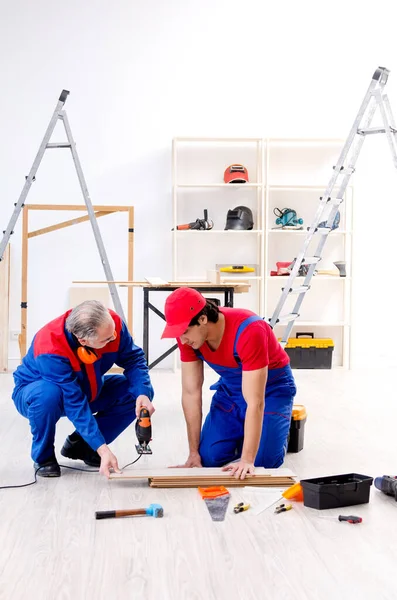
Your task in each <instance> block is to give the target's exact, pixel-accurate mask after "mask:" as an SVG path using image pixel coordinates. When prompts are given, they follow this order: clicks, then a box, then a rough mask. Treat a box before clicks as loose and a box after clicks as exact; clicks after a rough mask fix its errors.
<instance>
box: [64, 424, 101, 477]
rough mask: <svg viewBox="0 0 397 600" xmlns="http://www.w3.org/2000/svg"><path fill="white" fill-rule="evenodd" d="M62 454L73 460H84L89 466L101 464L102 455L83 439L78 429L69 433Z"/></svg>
mask: <svg viewBox="0 0 397 600" xmlns="http://www.w3.org/2000/svg"><path fill="white" fill-rule="evenodd" d="M61 454H62V456H65V457H66V458H71V459H73V460H82V461H84V462H85V464H86V465H88V466H89V467H97V468H98V469H99V467H100V466H101V457H100V456H99V454H98V452H95V450H93V449H92V448H91V446H89V445H88V444H87V442H85V441H84V440H83V438H82V437H81V435H79V434H78V433H77V432H76V431H75V432H74V433H72V435H68V437H67V438H66V440H65V443H64V445H63V447H62V450H61Z"/></svg>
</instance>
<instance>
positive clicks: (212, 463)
mask: <svg viewBox="0 0 397 600" xmlns="http://www.w3.org/2000/svg"><path fill="white" fill-rule="evenodd" d="M199 453H200V457H201V464H202V465H203V467H223V466H224V465H226V464H227V463H229V462H230V461H232V460H234V459H235V458H236V456H235V454H234V453H233V454H232V455H231V454H230V452H229V453H228V452H227V450H226V448H224V447H223V445H222V444H219V443H213V444H211V443H210V444H208V443H206V442H205V441H202V442H201V444H200V449H199Z"/></svg>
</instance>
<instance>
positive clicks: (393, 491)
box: [375, 475, 397, 502]
mask: <svg viewBox="0 0 397 600" xmlns="http://www.w3.org/2000/svg"><path fill="white" fill-rule="evenodd" d="M375 487H376V488H377V489H378V490H380V491H381V492H383V493H384V494H386V495H387V496H394V499H395V500H396V502H397V477H390V476H389V475H383V477H375Z"/></svg>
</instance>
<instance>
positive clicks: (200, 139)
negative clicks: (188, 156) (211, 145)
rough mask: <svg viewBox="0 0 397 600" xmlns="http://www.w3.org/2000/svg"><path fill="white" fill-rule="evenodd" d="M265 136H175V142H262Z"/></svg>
mask: <svg viewBox="0 0 397 600" xmlns="http://www.w3.org/2000/svg"><path fill="white" fill-rule="evenodd" d="M262 140H263V138H255V137H254V138H214V137H177V138H174V141H175V142H177V143H178V142H183V143H185V142H193V143H198V144H200V143H203V142H204V143H205V142H219V143H226V144H228V143H230V142H232V143H235V144H240V143H243V144H244V143H247V142H262Z"/></svg>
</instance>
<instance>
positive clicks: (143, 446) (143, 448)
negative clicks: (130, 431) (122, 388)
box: [135, 408, 152, 454]
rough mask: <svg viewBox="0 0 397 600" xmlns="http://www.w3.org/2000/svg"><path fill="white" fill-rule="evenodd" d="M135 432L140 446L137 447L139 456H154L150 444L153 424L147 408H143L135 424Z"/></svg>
mask: <svg viewBox="0 0 397 600" xmlns="http://www.w3.org/2000/svg"><path fill="white" fill-rule="evenodd" d="M135 432H136V437H137V440H138V444H137V445H136V446H135V448H136V451H137V452H138V454H152V450H151V448H150V446H149V442H150V441H151V439H152V422H151V420H150V414H149V411H148V409H147V408H141V412H140V413H139V417H138V419H137V420H136V423H135Z"/></svg>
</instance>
